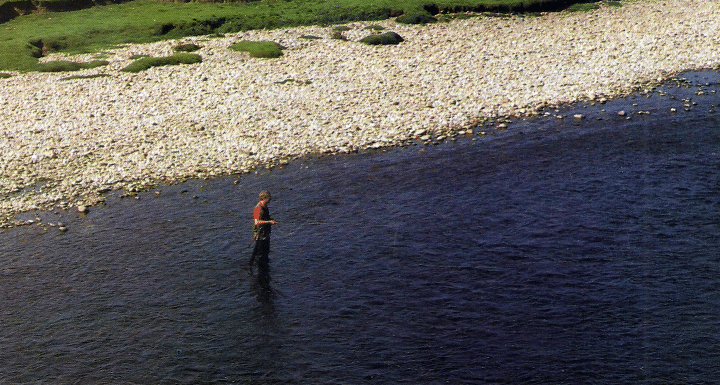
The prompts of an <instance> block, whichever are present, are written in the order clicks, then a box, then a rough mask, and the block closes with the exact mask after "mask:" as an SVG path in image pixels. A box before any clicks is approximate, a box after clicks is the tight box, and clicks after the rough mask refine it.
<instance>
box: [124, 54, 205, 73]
mask: <svg viewBox="0 0 720 385" xmlns="http://www.w3.org/2000/svg"><path fill="white" fill-rule="evenodd" d="M201 62H202V57H201V56H200V55H196V54H193V53H176V54H174V55H172V56H165V57H144V58H142V59H139V60H137V61H135V62H133V63H131V64H130V65H128V66H127V67H125V68H123V69H121V70H120V71H123V72H140V71H145V70H147V69H149V68H152V67H160V66H168V65H179V64H196V63H201Z"/></svg>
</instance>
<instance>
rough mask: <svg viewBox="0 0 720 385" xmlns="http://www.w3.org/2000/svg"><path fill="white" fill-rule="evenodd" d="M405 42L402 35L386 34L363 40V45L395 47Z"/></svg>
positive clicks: (371, 36)
mask: <svg viewBox="0 0 720 385" xmlns="http://www.w3.org/2000/svg"><path fill="white" fill-rule="evenodd" d="M403 41H405V39H403V38H402V37H401V36H400V35H398V34H397V33H395V32H386V33H383V34H381V35H370V36H368V37H366V38H364V39H361V40H360V42H361V43H365V44H369V45H394V44H400V42H403Z"/></svg>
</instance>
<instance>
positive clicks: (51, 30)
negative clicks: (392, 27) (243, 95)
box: [0, 0, 582, 71]
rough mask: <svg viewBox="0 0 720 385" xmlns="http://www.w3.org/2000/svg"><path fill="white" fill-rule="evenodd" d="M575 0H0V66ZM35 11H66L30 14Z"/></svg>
mask: <svg viewBox="0 0 720 385" xmlns="http://www.w3.org/2000/svg"><path fill="white" fill-rule="evenodd" d="M581 1H582V0H575V1H573V0H286V1H278V0H257V1H249V2H243V0H237V1H234V0H230V1H226V0H199V1H196V2H185V1H184V0H179V1H175V2H173V1H158V0H130V1H126V2H122V1H120V2H119V3H114V4H111V5H96V6H92V7H90V8H86V9H79V8H82V7H85V6H89V5H91V4H96V3H95V2H89V1H85V0H43V1H41V2H30V1H27V2H13V3H12V4H11V3H10V2H9V1H7V0H0V15H3V16H2V17H1V18H0V23H1V27H2V28H0V70H19V71H36V70H38V60H37V59H38V58H40V57H43V56H45V55H47V54H49V53H52V52H65V53H68V54H78V53H92V52H98V51H100V50H102V49H107V48H108V47H113V46H117V45H120V44H129V43H131V44H136V43H148V42H153V41H159V40H168V39H181V38H183V37H185V36H193V35H215V36H221V35H222V34H225V33H233V32H238V31H246V30H252V29H272V28H280V27H292V26H300V25H335V24H343V23H348V22H353V21H367V20H383V19H387V18H390V17H397V16H402V15H405V19H407V20H408V21H411V22H420V23H426V22H429V21H432V19H433V18H435V16H437V15H438V14H443V15H446V14H454V13H459V12H537V11H541V10H557V9H560V8H563V7H565V6H567V4H568V3H575V2H581ZM20 3H22V4H23V6H27V7H30V8H32V7H35V8H34V9H27V10H22V11H23V13H26V12H30V11H35V13H28V14H25V15H22V16H21V15H20V13H18V12H16V10H14V9H15V8H12V7H17V6H18V4H20ZM98 3H102V2H98ZM8 4H10V5H12V7H11V6H10V5H8ZM38 5H40V6H41V7H38ZM11 8H12V9H11ZM42 9H47V10H56V11H60V10H71V11H70V12H38V11H40V10H42ZM77 9H79V10H77ZM401 20H403V19H401Z"/></svg>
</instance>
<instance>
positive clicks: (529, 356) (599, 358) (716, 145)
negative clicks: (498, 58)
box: [0, 72, 720, 384]
mask: <svg viewBox="0 0 720 385" xmlns="http://www.w3.org/2000/svg"><path fill="white" fill-rule="evenodd" d="M687 76H688V77H689V78H690V79H691V81H692V82H693V83H694V84H705V83H709V84H710V85H709V86H706V87H702V88H698V87H697V86H693V87H689V88H684V87H681V88H676V87H675V86H674V85H673V86H668V87H667V88H665V89H664V91H666V92H669V95H668V96H658V95H657V94H655V95H654V96H652V97H650V98H647V97H645V96H641V95H637V96H634V97H631V98H628V99H626V100H618V101H615V102H612V103H609V104H606V105H599V106H592V107H585V106H576V107H572V108H568V109H565V110H563V111H561V112H560V113H561V114H563V115H565V116H566V117H567V116H570V117H571V116H572V115H573V114H575V113H582V114H584V115H585V116H586V118H585V119H584V120H582V121H578V120H573V119H568V118H566V119H562V120H557V119H554V118H544V119H535V120H532V121H528V122H522V121H521V122H515V123H513V124H511V125H510V127H509V129H508V130H507V131H502V132H497V133H494V130H492V129H491V128H490V127H483V128H479V129H476V130H475V132H476V133H477V132H478V131H488V132H493V133H494V135H487V136H484V137H480V136H475V138H476V139H477V140H476V141H472V140H470V139H468V138H461V139H458V140H456V141H454V142H450V143H444V144H442V145H438V146H422V145H418V146H411V147H408V148H404V149H396V150H389V151H386V152H369V153H362V154H355V155H350V156H337V157H329V158H321V159H307V160H301V161H297V162H294V163H292V164H291V165H289V166H288V167H286V168H284V169H277V170H273V171H271V172H267V171H263V172H260V173H259V174H258V175H246V176H242V177H240V178H239V179H237V178H222V179H217V180H212V181H193V182H189V183H187V184H184V185H181V186H165V187H162V188H160V189H158V190H157V191H160V194H159V195H156V194H155V191H151V192H148V193H144V194H141V195H140V197H139V198H140V199H139V200H135V199H117V198H110V199H109V200H108V204H107V205H106V206H103V207H96V208H93V210H92V211H91V212H90V213H89V214H88V215H87V216H85V217H83V218H77V217H76V218H68V216H69V214H62V213H60V214H55V213H39V215H40V216H41V217H44V220H45V222H46V223H48V222H52V221H57V220H63V221H66V222H67V224H68V228H69V230H68V231H67V232H65V233H62V232H60V231H58V230H57V229H56V228H48V229H47V230H43V229H42V228H41V227H31V228H21V229H13V230H9V231H6V232H4V233H0V242H1V244H0V301H1V302H0V322H1V323H2V331H0V346H2V349H0V383H8V384H15V383H47V384H60V383H67V384H69V383H80V384H90V383H108V384H175V383H185V384H202V383H241V384H245V383H250V384H252V383H257V384H276V383H286V384H366V383H373V384H390V383H408V384H439V383H450V384H463V383H474V384H485V383H507V384H511V383H512V384H515V383H532V384H561V383H567V384H616V383H632V384H664V383H667V384H678V383H682V384H690V383H713V382H714V381H716V380H717V378H720V349H718V346H719V343H720V341H719V339H720V289H719V288H720V220H719V219H718V217H719V216H718V214H719V213H720V176H719V175H718V171H719V170H720V157H719V156H718V155H719V154H720V110H718V109H717V108H716V107H714V106H715V105H720V93H712V91H713V90H715V91H718V92H720V87H719V86H718V75H717V73H714V72H705V73H698V74H690V75H687ZM699 90H704V91H703V92H704V93H705V95H696V93H697V92H698V91H699ZM671 96H674V97H675V98H674V99H672V98H671ZM683 98H692V101H694V102H695V103H697V104H696V105H694V104H692V102H691V103H690V107H691V108H690V111H685V109H684V104H685V103H684V102H683V101H682V100H681V99H683ZM633 104H637V106H633ZM670 108H676V109H677V112H676V113H671V112H670ZM601 109H604V110H605V111H604V112H603V111H601ZM619 110H625V111H627V112H628V115H629V116H631V119H629V120H628V119H626V118H625V117H620V116H618V115H617V111H619ZM637 111H649V112H650V114H649V115H646V114H640V115H639V114H637ZM553 114H555V112H553ZM236 179H237V180H238V183H237V184H234V183H233V182H234V181H235V180H236ZM261 189H268V190H270V191H271V192H272V193H273V197H274V199H273V202H272V203H271V205H270V209H271V213H272V214H273V216H274V217H275V219H277V220H278V221H279V222H280V224H279V225H278V226H277V227H276V228H275V229H274V232H273V239H272V251H271V254H270V258H271V261H270V265H271V277H272V282H271V286H272V292H271V293H269V294H268V293H265V292H263V291H262V290H259V289H257V285H255V282H254V281H255V279H256V277H249V276H248V273H247V270H246V269H245V268H246V261H247V259H248V257H249V253H250V251H251V249H250V248H249V244H250V225H249V223H250V213H251V211H252V208H253V206H254V205H255V203H256V196H257V192H258V191H260V190H261Z"/></svg>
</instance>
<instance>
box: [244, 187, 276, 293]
mask: <svg viewBox="0 0 720 385" xmlns="http://www.w3.org/2000/svg"><path fill="white" fill-rule="evenodd" d="M259 197H260V202H258V204H257V205H255V209H254V210H253V239H254V240H255V248H254V249H253V253H252V256H251V257H250V266H249V267H250V274H251V275H252V271H253V265H255V262H257V265H258V282H259V283H260V284H261V285H262V286H265V287H267V286H268V285H269V283H270V282H269V281H270V272H269V271H268V263H269V259H268V254H270V231H271V230H272V225H274V224H276V223H277V222H275V221H274V220H273V219H272V218H271V217H270V210H269V209H268V207H267V204H268V203H270V200H271V197H270V193H269V192H267V191H265V190H263V191H261V192H260V194H259Z"/></svg>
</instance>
